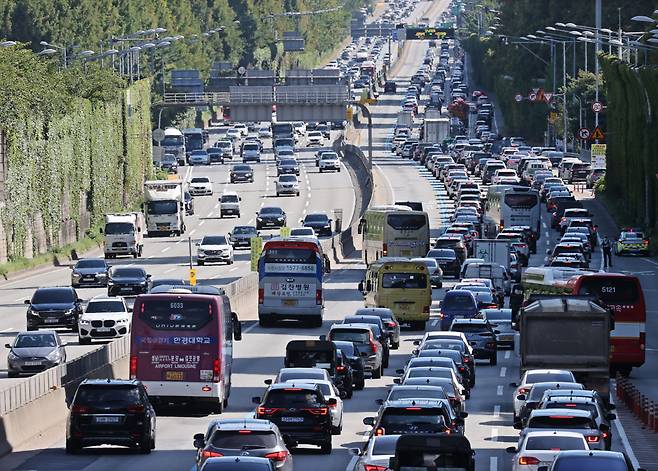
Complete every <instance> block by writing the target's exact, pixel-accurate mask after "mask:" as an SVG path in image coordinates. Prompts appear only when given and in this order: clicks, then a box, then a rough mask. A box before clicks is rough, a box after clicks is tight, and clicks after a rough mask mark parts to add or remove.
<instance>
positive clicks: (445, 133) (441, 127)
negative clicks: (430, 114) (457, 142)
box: [423, 118, 450, 144]
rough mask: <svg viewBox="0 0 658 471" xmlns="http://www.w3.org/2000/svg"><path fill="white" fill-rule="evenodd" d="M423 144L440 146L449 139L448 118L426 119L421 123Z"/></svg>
mask: <svg viewBox="0 0 658 471" xmlns="http://www.w3.org/2000/svg"><path fill="white" fill-rule="evenodd" d="M423 127H424V129H423V136H424V140H425V142H429V143H431V144H441V143H443V140H444V139H448V138H449V137H450V120H449V119H448V118H426V119H425V121H424V122H423Z"/></svg>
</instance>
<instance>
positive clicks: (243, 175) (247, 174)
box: [230, 164, 254, 183]
mask: <svg viewBox="0 0 658 471" xmlns="http://www.w3.org/2000/svg"><path fill="white" fill-rule="evenodd" d="M230 179H231V183H236V182H250V183H253V182H254V169H253V168H252V167H251V165H245V164H241V165H234V166H233V168H231V175H230Z"/></svg>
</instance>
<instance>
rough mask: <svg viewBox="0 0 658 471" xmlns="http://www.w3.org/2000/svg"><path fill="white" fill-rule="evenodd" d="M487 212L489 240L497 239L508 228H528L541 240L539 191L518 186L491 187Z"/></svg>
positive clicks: (486, 225) (486, 232)
mask: <svg viewBox="0 0 658 471" xmlns="http://www.w3.org/2000/svg"><path fill="white" fill-rule="evenodd" d="M486 210H487V212H486V215H485V218H484V219H485V224H484V226H485V229H484V232H485V234H486V236H487V237H488V238H491V239H493V238H495V237H496V235H497V234H498V232H500V231H502V230H503V229H504V228H506V227H511V226H528V227H530V230H531V231H532V233H533V234H534V236H535V238H536V239H537V240H539V237H540V234H541V230H540V229H541V213H540V211H541V208H540V204H539V192H538V191H537V190H534V189H532V188H528V187H525V186H518V185H491V186H490V187H489V190H488V193H487V203H486Z"/></svg>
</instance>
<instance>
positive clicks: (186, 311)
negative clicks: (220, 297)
mask: <svg viewBox="0 0 658 471" xmlns="http://www.w3.org/2000/svg"><path fill="white" fill-rule="evenodd" d="M212 318H213V312H212V305H211V304H209V303H208V301H192V300H187V299H184V298H180V297H177V298H176V299H148V300H144V301H143V302H142V305H141V309H140V311H139V320H140V321H143V322H145V323H146V325H148V326H149V327H150V328H152V329H155V330H199V329H201V328H202V327H204V326H205V325H207V324H208V323H209V322H210V321H211V320H212Z"/></svg>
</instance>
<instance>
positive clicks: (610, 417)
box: [605, 413, 617, 420]
mask: <svg viewBox="0 0 658 471" xmlns="http://www.w3.org/2000/svg"><path fill="white" fill-rule="evenodd" d="M605 418H606V419H607V420H615V419H617V414H612V413H610V414H606V416H605Z"/></svg>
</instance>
